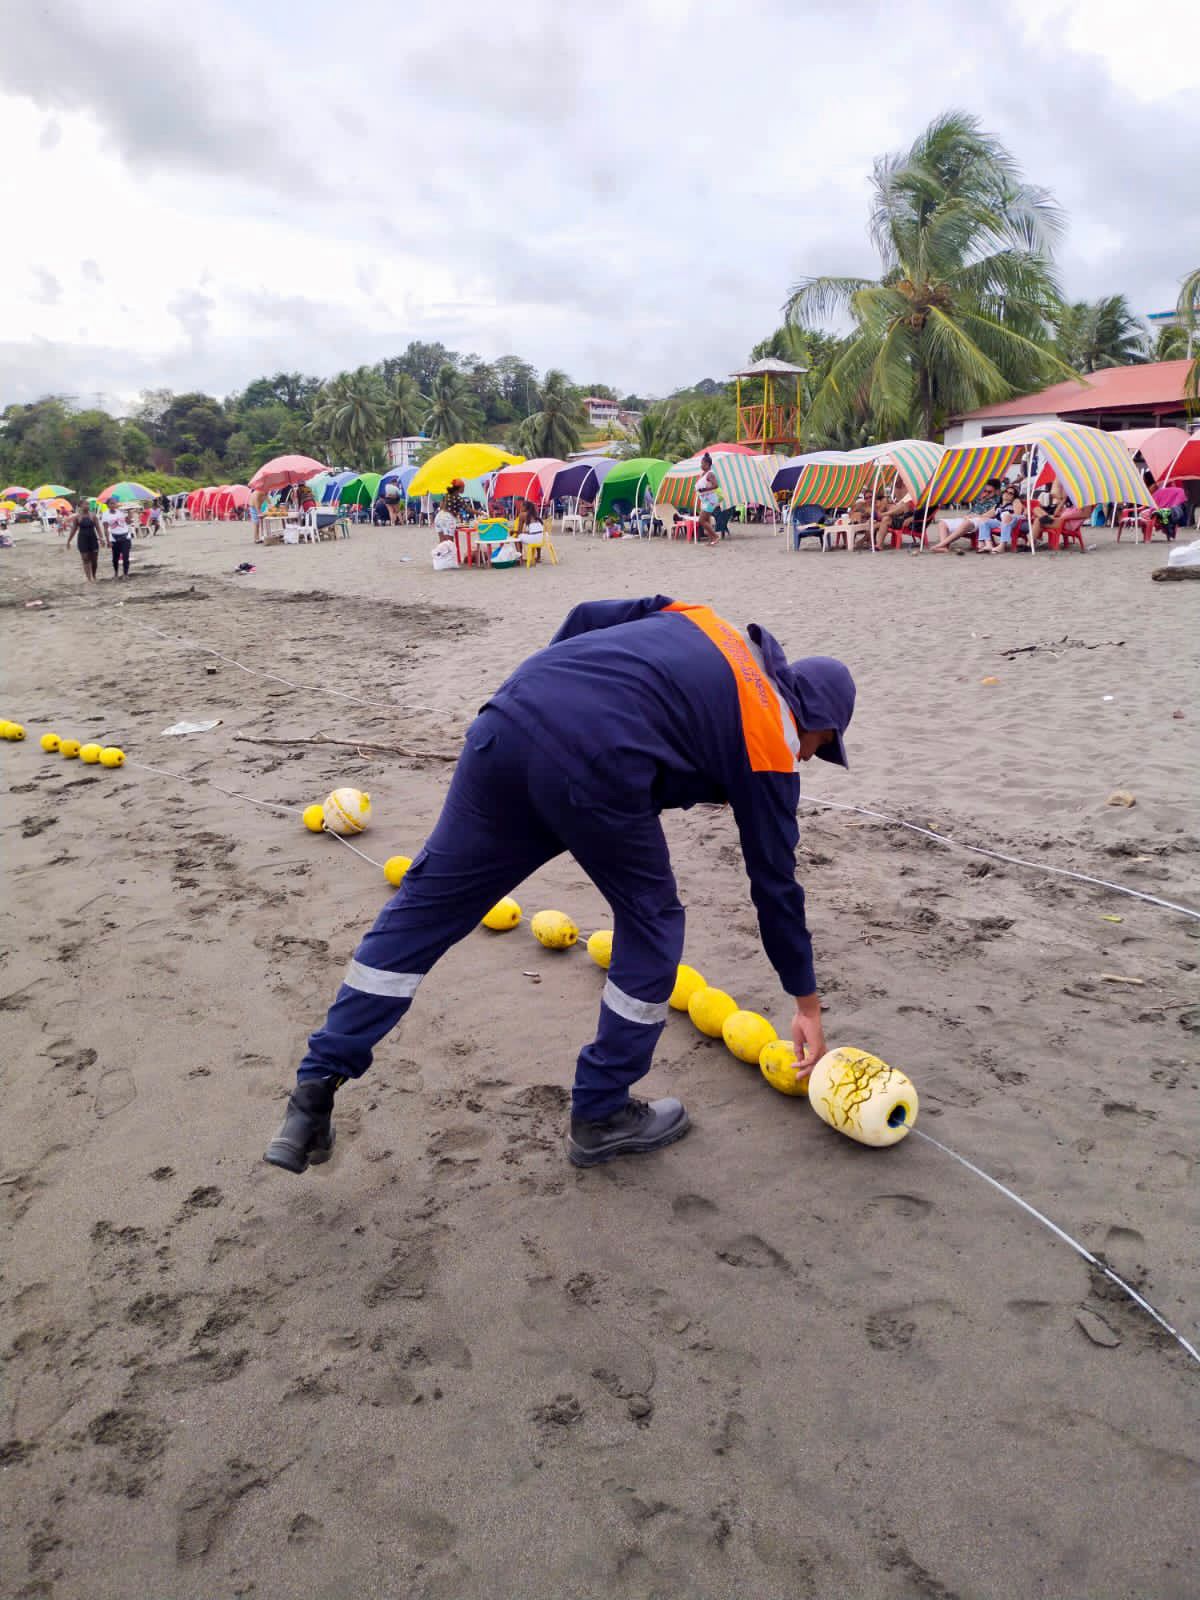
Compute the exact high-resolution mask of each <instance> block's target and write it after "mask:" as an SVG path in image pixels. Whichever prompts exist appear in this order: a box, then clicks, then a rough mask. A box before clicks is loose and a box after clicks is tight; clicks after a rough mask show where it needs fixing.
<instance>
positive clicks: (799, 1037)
mask: <svg viewBox="0 0 1200 1600" xmlns="http://www.w3.org/2000/svg"><path fill="white" fill-rule="evenodd" d="M792 1043H793V1044H794V1045H795V1047H796V1059H797V1060H798V1061H799V1063H800V1066H801V1068H802V1069H803V1071H804V1073H805V1074H807V1073H809V1072H811V1071H812V1069H813V1068H814V1067H815V1066H816V1064H817V1062H818V1061H819V1060H820V1059H821V1057H822V1056H823V1055H824V1054H825V1029H824V1028H823V1027H822V1025H821V996H820V995H819V994H806V995H798V996H797V997H796V1015H795V1016H794V1017H793V1018H792Z"/></svg>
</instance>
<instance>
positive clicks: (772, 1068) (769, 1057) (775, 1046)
mask: <svg viewBox="0 0 1200 1600" xmlns="http://www.w3.org/2000/svg"><path fill="white" fill-rule="evenodd" d="M758 1068H759V1071H760V1072H761V1073H762V1075H763V1077H764V1078H765V1079H766V1080H767V1082H768V1083H769V1084H770V1085H771V1087H772V1089H778V1090H779V1092H780V1094H794V1095H805V1094H807V1093H808V1078H807V1074H806V1073H805V1072H804V1069H803V1068H802V1067H801V1065H800V1060H799V1057H798V1056H797V1055H796V1047H795V1045H794V1044H793V1043H792V1041H791V1040H790V1039H772V1040H771V1043H770V1044H767V1045H764V1046H763V1048H762V1053H761V1055H760V1056H759V1058H758Z"/></svg>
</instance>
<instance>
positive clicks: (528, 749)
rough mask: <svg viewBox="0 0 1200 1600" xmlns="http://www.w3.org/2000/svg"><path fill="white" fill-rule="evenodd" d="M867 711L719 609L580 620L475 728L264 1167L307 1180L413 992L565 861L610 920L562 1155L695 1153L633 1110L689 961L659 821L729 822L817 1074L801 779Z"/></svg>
mask: <svg viewBox="0 0 1200 1600" xmlns="http://www.w3.org/2000/svg"><path fill="white" fill-rule="evenodd" d="M853 712H854V680H853V678H852V677H851V676H850V673H849V671H848V670H847V668H846V667H845V666H844V665H843V664H842V662H840V661H835V660H833V659H832V658H831V657H828V656H810V657H809V658H808V659H806V660H802V661H794V662H791V663H789V662H788V661H787V659H786V657H785V656H784V653H783V650H782V649H781V647H780V645H779V644H778V642H777V641H776V640H775V639H774V638H772V636H771V635H770V634H769V633H768V632H767V631H766V629H765V628H760V627H758V626H757V625H756V624H754V623H751V624H750V626H749V627H748V628H747V630H746V632H745V634H742V633H741V632H739V631H738V629H736V628H735V627H733V625H732V624H731V623H728V622H726V621H725V620H724V618H722V617H719V616H717V614H716V613H715V612H714V611H711V610H710V609H709V608H708V607H707V606H694V605H686V604H683V603H682V602H678V601H672V600H668V599H667V598H666V597H665V596H663V595H655V596H653V597H652V598H649V599H642V600H597V601H591V602H589V603H587V604H584V605H579V606H576V607H575V609H574V610H573V611H572V612H571V614H570V615H569V616H568V617H567V620H566V621H565V622H564V623H563V625H562V627H561V628H560V629H559V630H558V632H557V633H556V634H555V636H554V638H553V639H552V640H551V642H550V644H549V646H548V647H547V648H546V649H545V650H540V651H538V653H537V654H536V655H533V656H530V658H529V659H528V660H527V661H526V662H524V663H523V664H522V665H521V666H520V667H518V668H517V670H516V671H515V672H514V673H513V675H512V676H511V677H510V678H509V679H508V680H507V682H506V683H504V684H502V685H501V686H500V688H499V689H498V690H497V691H496V693H495V694H494V695H493V696H492V698H491V699H490V700H489V701H488V702H487V704H486V705H485V706H484V707H483V709H482V710H481V711H480V713H479V715H478V717H476V719H475V721H474V722H473V723H472V724H471V727H470V728H469V729H468V731H467V737H466V746H465V748H464V750H463V753H462V755H461V756H460V758H459V762H458V766H457V768H456V769H455V773H454V778H453V780H452V782H451V784H450V791H449V793H448V794H447V796H446V803H445V805H444V807H443V808H442V814H441V816H440V817H439V819H438V822H437V825H436V827H435V828H434V830H433V832H432V834H431V835H430V836H429V839H428V841H427V842H426V845H425V848H424V849H423V850H422V851H421V853H420V854H419V855H418V856H417V858H416V860H415V861H414V862H413V864H412V866H411V867H410V868H409V869H408V872H407V874H406V876H405V878H404V882H403V884H402V885H401V887H400V889H399V890H398V892H397V893H396V894H395V895H394V896H393V898H392V899H391V901H389V903H388V904H387V906H385V907H384V909H383V911H382V912H381V913H380V915H379V918H378V920H377V921H376V923H375V926H374V927H373V928H372V929H371V931H370V932H369V933H368V934H367V936H366V938H365V939H364V940H363V942H362V943H361V944H360V945H359V947H358V949H357V950H356V951H355V954H354V959H353V960H352V961H351V963H350V966H349V969H348V971H347V972H346V976H345V978H344V980H343V982H342V985H341V988H340V989H339V990H338V993H337V998H336V999H335V1001H334V1003H333V1005H332V1007H331V1008H330V1011H329V1014H328V1016H327V1017H326V1019H325V1025H324V1027H322V1028H319V1029H318V1030H317V1032H316V1033H314V1034H313V1035H312V1037H311V1038H310V1039H309V1042H308V1053H307V1055H306V1056H305V1057H304V1060H303V1061H302V1062H301V1063H300V1069H299V1072H298V1074H297V1083H296V1087H295V1089H294V1090H293V1092H292V1094H291V1097H290V1098H289V1100H288V1107H287V1114H286V1116H285V1118H284V1121H283V1125H282V1127H281V1128H280V1129H279V1132H278V1133H277V1134H276V1135H275V1137H274V1139H272V1141H271V1143H270V1145H269V1146H268V1147H267V1152H266V1159H267V1161H269V1162H271V1163H272V1164H273V1165H275V1166H277V1167H283V1168H285V1169H286V1170H287V1171H289V1172H303V1171H304V1170H305V1169H306V1168H307V1167H308V1165H309V1163H310V1162H320V1161H327V1160H328V1159H329V1157H330V1155H331V1154H332V1151H333V1140H334V1131H333V1122H332V1112H333V1098H334V1093H335V1091H336V1090H337V1089H338V1088H339V1087H340V1085H341V1084H342V1083H343V1082H344V1081H345V1080H346V1079H347V1078H360V1077H361V1076H362V1075H363V1073H364V1072H365V1071H366V1070H367V1068H368V1067H369V1066H370V1065H371V1051H372V1049H373V1047H374V1046H375V1045H376V1044H377V1043H378V1042H379V1040H380V1039H382V1038H383V1036H384V1034H385V1033H388V1032H389V1031H390V1030H391V1029H392V1028H394V1027H395V1026H396V1024H397V1023H398V1022H399V1021H400V1019H401V1017H403V1015H404V1013H405V1012H406V1011H407V1010H408V1008H409V1006H410V1005H411V1004H412V1000H413V996H414V995H415V994H416V992H417V986H418V984H419V983H420V982H421V979H422V978H423V977H424V976H425V975H426V973H428V972H429V971H430V969H431V968H432V967H433V965H434V963H435V962H436V961H438V960H439V959H440V957H441V956H443V955H444V954H445V952H446V951H447V950H448V949H449V948H450V946H451V945H452V944H456V943H457V942H458V940H460V939H462V938H464V937H465V936H466V935H467V934H468V933H469V932H470V931H471V930H472V928H475V927H477V926H478V925H479V922H480V921H481V919H482V918H483V917H484V915H485V914H486V913H487V911H488V910H489V909H490V908H491V907H492V906H493V905H494V904H495V903H496V901H497V900H499V899H501V898H503V896H504V895H506V894H508V893H510V892H511V890H513V889H514V888H515V887H516V886H517V884H519V883H520V882H521V881H522V880H523V879H525V878H527V877H528V876H529V875H530V873H532V872H535V871H536V870H537V868H538V867H540V866H543V865H544V864H545V863H546V862H547V861H550V860H553V858H554V857H555V856H558V855H561V854H562V853H563V851H567V850H569V851H570V852H571V854H572V855H573V856H574V857H575V859H576V860H577V861H578V862H579V865H580V866H581V867H582V868H583V870H584V871H585V872H586V873H587V874H588V875H589V877H590V878H591V879H592V881H593V882H594V883H595V885H596V887H597V888H598V889H599V890H600V892H601V894H602V895H603V896H604V898H605V899H606V900H607V901H608V902H609V904H610V905H611V907H612V910H613V919H614V920H613V953H612V964H611V966H610V968H609V973H608V982H607V983H606V984H605V986H604V993H603V997H602V999H601V1004H600V1024H599V1028H598V1029H597V1033H596V1037H595V1039H594V1040H593V1041H592V1043H591V1044H589V1045H587V1046H586V1047H585V1048H584V1049H583V1050H582V1051H581V1053H580V1056H579V1060H578V1064H577V1066H576V1069H575V1088H574V1093H573V1097H572V1107H571V1129H570V1137H569V1139H568V1141H567V1152H568V1155H569V1157H570V1159H571V1161H572V1162H574V1163H575V1165H576V1166H593V1165H595V1164H596V1163H597V1162H601V1161H609V1160H611V1159H612V1158H613V1157H614V1156H620V1155H636V1154H644V1153H645V1152H647V1151H650V1150H658V1149H660V1148H661V1147H662V1146H663V1145H667V1144H671V1143H673V1141H674V1140H676V1139H681V1138H682V1137H683V1136H684V1134H685V1133H686V1132H687V1131H688V1127H689V1125H690V1124H689V1122H688V1115H687V1112H686V1110H685V1109H684V1107H683V1106H682V1104H681V1103H680V1102H679V1101H678V1100H674V1099H664V1100H652V1101H649V1102H646V1101H644V1100H638V1099H635V1098H633V1097H631V1095H630V1093H629V1090H630V1087H631V1085H633V1084H634V1083H636V1082H637V1081H638V1079H639V1078H643V1077H644V1076H645V1075H646V1073H647V1072H649V1070H650V1061H651V1057H652V1056H653V1054H654V1047H655V1045H656V1044H657V1043H658V1038H659V1035H660V1034H661V1033H662V1030H663V1026H664V1024H665V1022H666V1018H667V999H668V996H669V995H670V993H671V991H672V989H673V988H674V986H675V977H676V968H677V966H678V963H679V960H680V957H681V955H682V954H683V924H684V915H683V907H682V906H681V905H680V903H679V898H678V896H677V894H676V892H675V879H674V877H673V875H672V873H671V861H670V856H669V854H668V851H667V842H666V838H665V837H664V835H663V830H662V823H661V822H660V821H659V814H660V812H662V811H665V810H668V809H671V808H674V807H687V806H693V805H696V804H697V803H699V802H708V803H713V802H717V803H720V802H727V803H728V805H729V806H730V808H731V809H732V811H733V816H734V820H735V821H736V823H737V827H738V832H739V834H740V837H741V844H742V855H743V857H744V859H745V863H746V871H747V874H748V875H749V878H750V894H751V898H752V899H753V901H754V904H755V907H756V908H757V911H758V920H759V927H760V929H761V932H762V939H763V945H764V947H765V949H766V952H767V955H768V957H769V958H770V960H771V963H772V965H773V966H774V967H775V970H776V971H777V972H778V974H779V977H780V979H781V980H782V982H783V985H784V987H785V988H786V989H787V990H788V992H789V993H790V994H791V995H792V996H793V997H794V999H795V1002H796V1012H795V1016H794V1018H793V1021H792V1036H793V1038H794V1040H795V1044H796V1052H797V1055H798V1057H799V1058H800V1062H801V1064H802V1065H803V1066H807V1067H809V1068H810V1069H811V1067H812V1066H813V1065H815V1063H816V1061H817V1060H818V1059H819V1057H820V1056H821V1055H823V1054H824V1051H825V1039H824V1034H823V1031H822V1027H821V1001H820V996H819V995H818V993H817V985H816V979H815V977H814V974H813V958H812V940H811V939H810V937H809V934H808V930H807V927H806V926H805V920H804V890H803V889H802V888H801V887H800V885H799V884H798V883H797V882H796V876H795V850H796V843H797V840H798V838H799V830H798V828H797V825H796V806H797V803H798V801H799V797H800V781H799V777H798V776H797V774H798V771H799V763H800V762H801V761H808V760H811V758H812V757H813V756H820V757H821V758H822V759H823V760H825V761H836V762H838V763H839V764H840V765H842V766H843V767H844V766H845V765H846V752H845V746H844V745H843V742H842V735H843V733H844V732H845V730H846V728H847V727H848V725H849V723H850V718H851V716H852V715H853ZM497 817H502V818H503V819H504V822H503V826H502V827H497V825H496V819H497Z"/></svg>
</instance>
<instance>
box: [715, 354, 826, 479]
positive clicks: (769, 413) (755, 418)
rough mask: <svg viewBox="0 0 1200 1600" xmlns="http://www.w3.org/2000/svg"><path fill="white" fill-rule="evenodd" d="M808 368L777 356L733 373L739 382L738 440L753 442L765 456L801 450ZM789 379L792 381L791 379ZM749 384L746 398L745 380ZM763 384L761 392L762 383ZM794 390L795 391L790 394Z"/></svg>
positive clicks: (747, 442)
mask: <svg viewBox="0 0 1200 1600" xmlns="http://www.w3.org/2000/svg"><path fill="white" fill-rule="evenodd" d="M807 371H808V368H807V367H796V366H793V365H792V363H791V362H790V361H780V360H779V359H778V357H777V356H764V358H763V359H762V360H761V361H755V362H754V363H753V364H752V365H751V366H748V367H747V368H746V369H745V371H743V372H733V373H731V374H730V376H731V377H732V378H733V379H734V380H735V381H736V383H737V442H738V443H739V444H752V445H753V446H754V448H755V449H756V450H758V451H761V453H762V454H763V455H770V454H771V453H772V452H773V451H775V450H782V451H784V453H785V454H787V455H796V454H798V452H799V450H800V412H801V402H800V379H801V378H802V377H803V376H804V374H805V373H806V372H807ZM789 380H790V381H789ZM743 381H745V382H746V383H747V385H748V390H747V394H746V397H745V400H743V398H742V383H743ZM760 383H761V385H762V388H761V393H760V392H759V384H760ZM789 390H793V391H794V393H793V394H789V392H788V391H789Z"/></svg>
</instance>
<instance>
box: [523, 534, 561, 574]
mask: <svg viewBox="0 0 1200 1600" xmlns="http://www.w3.org/2000/svg"><path fill="white" fill-rule="evenodd" d="M521 548H522V550H523V551H524V552H525V565H526V566H527V567H531V566H532V565H533V563H534V561H535V559H536V556H535V552H536V551H538V550H541V551H542V552H543V553H544V554H545V555H547V556H548V557H549V558H550V560H551V561H552V562H553V563H554V565H555V566H557V565H558V551H557V550H555V548H554V540H553V539H551V537H550V529H549V528H548V527H547V526H546V525H545V524H543V525H542V537H541V538H540V539H530V538H527V537H526V536H525V535H524V534H522V535H521Z"/></svg>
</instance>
